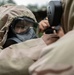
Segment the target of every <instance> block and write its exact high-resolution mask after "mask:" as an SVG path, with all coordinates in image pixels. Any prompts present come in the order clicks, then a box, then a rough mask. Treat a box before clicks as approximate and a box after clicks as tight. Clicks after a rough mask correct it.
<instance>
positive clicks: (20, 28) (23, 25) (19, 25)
mask: <svg viewBox="0 0 74 75" xmlns="http://www.w3.org/2000/svg"><path fill="white" fill-rule="evenodd" d="M34 25H36V24H35V22H34V21H33V20H30V19H28V18H17V19H14V21H13V24H12V27H13V30H14V32H15V33H23V32H25V33H26V32H27V31H28V30H29V29H30V28H34Z"/></svg>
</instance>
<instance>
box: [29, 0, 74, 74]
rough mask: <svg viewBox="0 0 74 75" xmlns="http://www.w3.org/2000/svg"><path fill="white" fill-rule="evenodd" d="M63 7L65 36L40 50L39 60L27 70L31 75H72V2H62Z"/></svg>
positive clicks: (73, 42) (73, 68) (73, 45)
mask: <svg viewBox="0 0 74 75" xmlns="http://www.w3.org/2000/svg"><path fill="white" fill-rule="evenodd" d="M63 6H64V13H63V18H62V25H63V28H64V31H65V33H66V34H65V35H64V36H63V37H62V38H60V39H59V40H58V41H57V42H55V43H53V44H51V45H49V46H47V47H45V48H44V49H43V50H42V52H41V55H40V58H39V60H38V61H37V62H35V63H34V64H33V65H31V66H30V68H29V73H30V74H31V75H74V30H73V28H74V0H63Z"/></svg>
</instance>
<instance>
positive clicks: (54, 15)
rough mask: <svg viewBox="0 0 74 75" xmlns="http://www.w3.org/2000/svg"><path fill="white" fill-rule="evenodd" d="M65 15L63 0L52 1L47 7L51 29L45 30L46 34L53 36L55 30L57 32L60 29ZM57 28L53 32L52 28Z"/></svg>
mask: <svg viewBox="0 0 74 75" xmlns="http://www.w3.org/2000/svg"><path fill="white" fill-rule="evenodd" d="M62 13H63V7H62V2H61V0H57V1H50V2H49V4H48V6H47V17H48V22H49V24H50V27H49V28H47V29H46V30H45V33H46V34H51V33H53V31H54V30H55V31H56V32H57V31H58V30H59V28H60V25H61V24H60V23H61V17H62ZM53 26H54V27H55V29H54V30H53V29H52V27H53Z"/></svg>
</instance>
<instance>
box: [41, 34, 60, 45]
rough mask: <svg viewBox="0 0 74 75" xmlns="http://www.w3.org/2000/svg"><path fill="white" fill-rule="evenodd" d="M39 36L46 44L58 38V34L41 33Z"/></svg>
mask: <svg viewBox="0 0 74 75" xmlns="http://www.w3.org/2000/svg"><path fill="white" fill-rule="evenodd" d="M41 38H42V39H43V41H44V42H45V43H46V44H47V45H49V44H51V43H54V42H55V41H57V40H58V39H59V36H58V35H57V34H43V36H42V37H41Z"/></svg>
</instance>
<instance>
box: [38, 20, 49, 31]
mask: <svg viewBox="0 0 74 75" xmlns="http://www.w3.org/2000/svg"><path fill="white" fill-rule="evenodd" d="M48 27H50V25H49V22H48V19H45V20H42V21H40V22H39V29H40V31H41V32H43V31H44V30H45V29H46V28H48Z"/></svg>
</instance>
